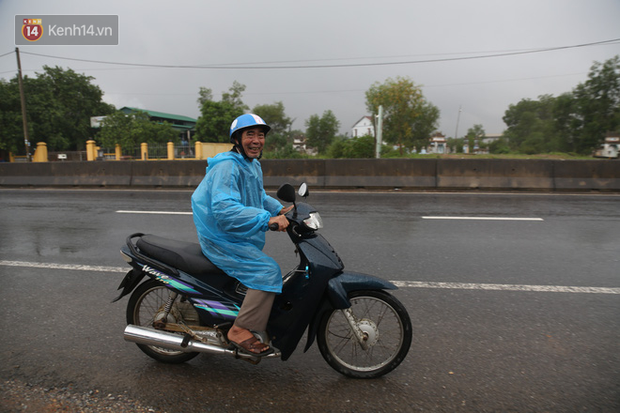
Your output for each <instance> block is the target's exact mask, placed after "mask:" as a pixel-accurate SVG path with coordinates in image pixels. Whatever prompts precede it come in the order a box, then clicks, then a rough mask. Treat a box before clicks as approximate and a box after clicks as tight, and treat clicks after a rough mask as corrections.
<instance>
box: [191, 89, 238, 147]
mask: <svg viewBox="0 0 620 413" xmlns="http://www.w3.org/2000/svg"><path fill="white" fill-rule="evenodd" d="M244 90H245V85H242V84H240V83H238V82H237V81H234V82H233V85H232V86H231V87H230V88H229V91H228V92H224V93H222V99H221V100H220V101H219V102H216V101H214V100H213V93H212V91H211V89H207V88H204V87H201V88H200V91H199V92H198V95H199V97H198V105H199V106H200V116H199V117H198V120H197V121H196V135H194V139H195V140H198V141H201V142H228V141H229V140H230V138H229V136H228V134H229V132H230V124H231V123H232V121H233V120H234V119H235V118H237V117H238V116H241V115H243V113H244V112H245V111H246V110H248V107H247V106H246V105H245V104H244V103H243V101H242V100H241V96H242V93H243V91H244Z"/></svg>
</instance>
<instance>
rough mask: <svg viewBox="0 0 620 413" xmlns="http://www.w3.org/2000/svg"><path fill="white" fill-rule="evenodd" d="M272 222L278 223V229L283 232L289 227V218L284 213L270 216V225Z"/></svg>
mask: <svg viewBox="0 0 620 413" xmlns="http://www.w3.org/2000/svg"><path fill="white" fill-rule="evenodd" d="M271 224H278V231H280V232H283V231H286V227H288V219H287V218H286V217H285V216H284V215H278V216H275V217H272V218H269V225H270V226H271Z"/></svg>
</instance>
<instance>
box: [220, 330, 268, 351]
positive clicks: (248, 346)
mask: <svg viewBox="0 0 620 413" xmlns="http://www.w3.org/2000/svg"><path fill="white" fill-rule="evenodd" d="M228 340H229V341H230V343H231V344H232V345H233V346H235V347H236V348H238V349H239V350H241V351H243V352H245V353H248V354H251V355H253V356H258V357H262V356H266V355H268V354H271V353H273V349H272V348H271V347H270V346H269V345H267V344H264V343H261V342H260V340H259V339H257V338H256V337H255V336H254V334H252V332H250V330H246V329H245V328H241V327H237V326H233V327H232V328H231V329H230V330H229V331H228Z"/></svg>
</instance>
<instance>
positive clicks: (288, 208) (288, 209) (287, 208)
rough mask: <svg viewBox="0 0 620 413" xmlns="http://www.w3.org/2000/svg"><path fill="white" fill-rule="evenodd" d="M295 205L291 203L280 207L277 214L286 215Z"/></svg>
mask: <svg viewBox="0 0 620 413" xmlns="http://www.w3.org/2000/svg"><path fill="white" fill-rule="evenodd" d="M294 206H295V205H291V206H289V207H285V208H282V209H281V210H280V212H279V213H278V215H286V214H287V213H288V212H289V211H290V210H291V209H293V207H294Z"/></svg>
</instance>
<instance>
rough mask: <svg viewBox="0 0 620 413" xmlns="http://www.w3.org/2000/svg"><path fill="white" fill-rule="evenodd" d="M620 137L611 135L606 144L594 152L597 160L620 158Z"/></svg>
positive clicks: (606, 138)
mask: <svg viewBox="0 0 620 413" xmlns="http://www.w3.org/2000/svg"><path fill="white" fill-rule="evenodd" d="M619 155H620V136H617V135H615V134H609V135H607V136H606V137H605V142H604V143H603V144H602V145H601V146H600V147H599V148H598V149H597V150H596V151H595V152H594V157H595V158H618V157H620V156H619Z"/></svg>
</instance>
